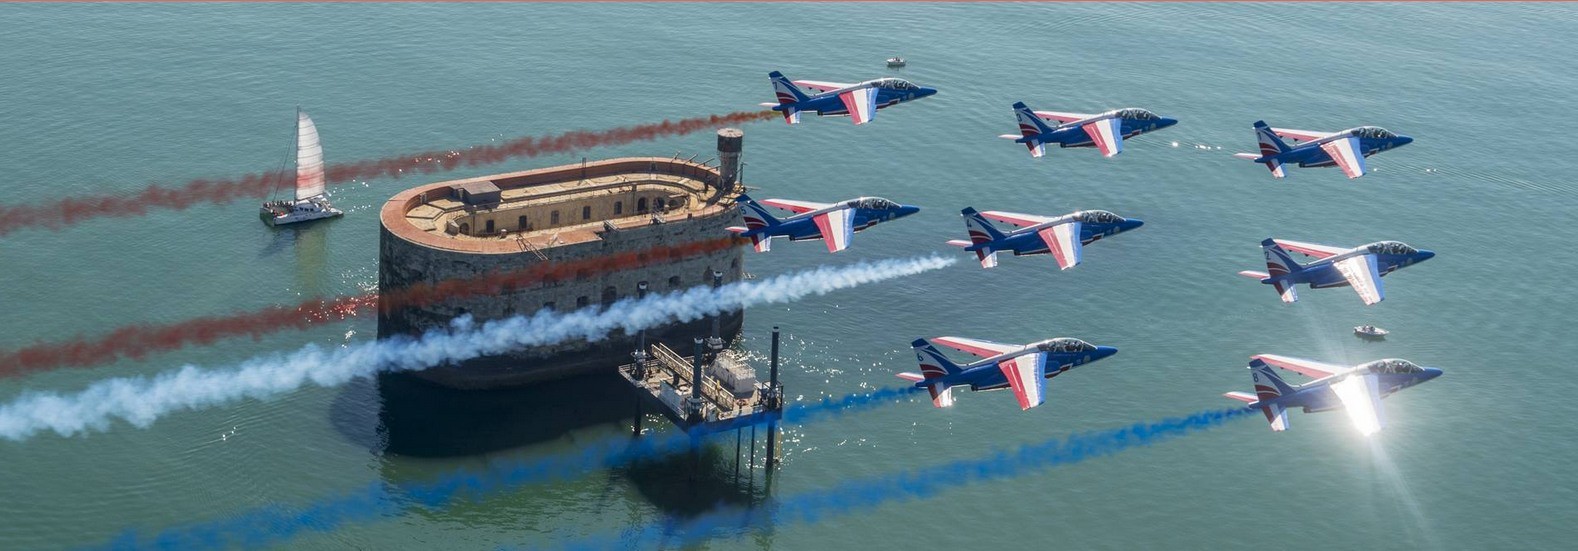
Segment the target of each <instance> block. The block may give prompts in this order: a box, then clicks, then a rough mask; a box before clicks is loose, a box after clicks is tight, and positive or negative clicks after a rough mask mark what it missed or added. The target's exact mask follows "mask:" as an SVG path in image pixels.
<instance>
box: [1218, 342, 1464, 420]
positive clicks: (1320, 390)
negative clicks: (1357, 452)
mask: <svg viewBox="0 0 1578 551" xmlns="http://www.w3.org/2000/svg"><path fill="white" fill-rule="evenodd" d="M1272 366H1275V367H1278V368H1281V369H1286V370H1288V371H1293V372H1295V373H1298V374H1300V375H1304V376H1306V377H1311V378H1313V379H1315V380H1313V381H1310V382H1308V383H1304V384H1302V385H1290V384H1288V383H1287V382H1286V381H1283V380H1282V377H1280V376H1278V375H1277V373H1276V372H1275V371H1272V370H1271V367H1272ZM1249 370H1250V375H1251V376H1252V377H1253V378H1254V380H1255V392H1254V394H1250V393H1248V392H1229V393H1226V394H1224V396H1227V397H1228V398H1232V399H1234V400H1238V401H1240V402H1244V403H1246V404H1249V406H1248V407H1251V408H1258V409H1260V411H1261V412H1263V413H1265V414H1266V420H1267V421H1270V422H1271V430H1274V431H1284V430H1287V429H1288V411H1287V410H1288V409H1291V408H1303V409H1304V413H1317V412H1321V411H1329V410H1333V409H1337V408H1338V407H1341V408H1343V409H1344V410H1346V411H1347V412H1348V417H1349V419H1352V420H1353V425H1354V427H1356V428H1358V429H1359V432H1360V433H1363V434H1364V435H1365V436H1369V435H1371V434H1375V432H1376V431H1379V430H1381V427H1383V426H1385V425H1386V416H1385V414H1383V412H1382V409H1381V399H1382V398H1385V397H1387V396H1390V395H1391V394H1392V393H1394V392H1397V391H1399V390H1402V389H1405V388H1408V387H1411V386H1414V385H1417V384H1419V383H1423V382H1425V381H1428V380H1431V379H1434V378H1436V377H1440V376H1441V370H1440V369H1436V368H1434V367H1420V366H1418V365H1414V363H1413V362H1410V361H1408V360H1398V359H1386V360H1376V361H1373V362H1369V363H1364V364H1359V365H1357V366H1353V367H1346V366H1340V365H1332V364H1327V363H1321V362H1317V361H1313V360H1305V359H1300V358H1289V357H1287V356H1277V355H1274V354H1261V355H1259V356H1255V357H1253V358H1250V360H1249Z"/></svg>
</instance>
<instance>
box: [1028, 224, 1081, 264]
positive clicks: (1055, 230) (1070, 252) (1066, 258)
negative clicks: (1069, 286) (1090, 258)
mask: <svg viewBox="0 0 1578 551" xmlns="http://www.w3.org/2000/svg"><path fill="white" fill-rule="evenodd" d="M1080 226H1081V224H1080V223H1079V222H1078V221H1074V222H1069V223H1066V224H1058V225H1055V226H1052V227H1049V228H1043V229H1042V230H1041V231H1038V232H1036V235H1039V236H1041V240H1042V241H1045V242H1046V244H1047V248H1048V249H1050V250H1051V251H1052V257H1053V258H1055V259H1057V267H1058V268H1059V269H1063V270H1067V269H1069V268H1073V267H1074V266H1076V265H1078V264H1079V258H1080V254H1081V252H1082V251H1083V250H1084V248H1083V247H1081V246H1080V245H1081V244H1080V239H1079V230H1080Z"/></svg>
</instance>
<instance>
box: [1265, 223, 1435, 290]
mask: <svg viewBox="0 0 1578 551" xmlns="http://www.w3.org/2000/svg"><path fill="white" fill-rule="evenodd" d="M1260 248H1261V249H1262V250H1264V251H1265V253H1266V271H1265V272H1255V271H1249V270H1245V271H1242V272H1238V274H1239V275H1242V276H1246V277H1252V278H1255V279H1258V280H1260V282H1261V283H1265V284H1268V285H1272V286H1274V287H1275V288H1276V289H1277V294H1279V295H1281V296H1282V302H1298V300H1299V296H1298V293H1296V292H1295V291H1294V290H1293V289H1294V286H1295V285H1298V284H1300V283H1305V284H1308V285H1309V286H1310V288H1311V289H1325V288H1327V287H1344V286H1350V287H1353V290H1354V291H1356V292H1358V293H1359V298H1360V299H1362V300H1364V303H1365V304H1366V305H1370V304H1375V303H1377V302H1380V301H1381V300H1383V299H1385V298H1386V291H1385V289H1384V288H1382V287H1381V277H1382V276H1385V275H1386V274H1390V273H1392V272H1394V271H1397V270H1398V269H1400V268H1404V267H1407V266H1412V265H1414V264H1418V263H1420V262H1424V261H1426V260H1430V259H1431V258H1433V257H1435V255H1436V253H1434V252H1431V251H1425V250H1419V249H1415V248H1413V247H1410V246H1408V245H1407V244H1406V243H1402V242H1399V241H1377V242H1375V243H1371V244H1369V245H1362V246H1358V247H1354V248H1352V249H1344V248H1341V247H1328V246H1326V245H1316V244H1313V243H1300V242H1298V241H1288V240H1285V239H1267V240H1265V241H1261V242H1260ZM1288 250H1293V251H1297V252H1299V253H1301V254H1303V255H1305V256H1309V257H1313V258H1317V259H1319V260H1316V261H1315V262H1312V263H1309V264H1303V265H1301V264H1299V263H1298V262H1294V261H1293V257H1292V256H1289V255H1288Z"/></svg>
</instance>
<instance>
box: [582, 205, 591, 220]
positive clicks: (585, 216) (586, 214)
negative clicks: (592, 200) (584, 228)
mask: <svg viewBox="0 0 1578 551" xmlns="http://www.w3.org/2000/svg"><path fill="white" fill-rule="evenodd" d="M581 219H582V220H591V219H592V207H581Z"/></svg>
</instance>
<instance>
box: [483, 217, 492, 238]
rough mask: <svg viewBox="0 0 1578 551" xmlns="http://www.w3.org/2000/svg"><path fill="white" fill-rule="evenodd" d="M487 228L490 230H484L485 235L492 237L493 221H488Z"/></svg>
mask: <svg viewBox="0 0 1578 551" xmlns="http://www.w3.org/2000/svg"><path fill="white" fill-rule="evenodd" d="M487 228H488V229H486V230H483V233H486V234H489V235H492V234H493V221H492V220H488V224H487Z"/></svg>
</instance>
